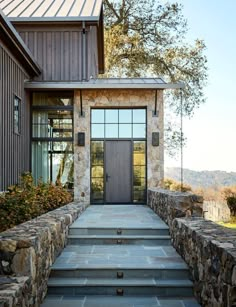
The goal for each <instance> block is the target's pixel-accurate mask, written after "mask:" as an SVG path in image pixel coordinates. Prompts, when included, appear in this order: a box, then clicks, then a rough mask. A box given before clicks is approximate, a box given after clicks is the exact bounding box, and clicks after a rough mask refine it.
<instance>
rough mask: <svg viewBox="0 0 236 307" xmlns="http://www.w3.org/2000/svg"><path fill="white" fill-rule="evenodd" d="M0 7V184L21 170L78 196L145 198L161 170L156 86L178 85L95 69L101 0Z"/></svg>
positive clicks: (16, 1)
mask: <svg viewBox="0 0 236 307" xmlns="http://www.w3.org/2000/svg"><path fill="white" fill-rule="evenodd" d="M0 9H1V10H2V11H3V13H1V24H0V29H1V32H0V69H1V71H0V80H1V92H0V95H1V96H0V108H1V109H0V116H1V131H0V133H1V134H0V135H1V140H0V141H1V144H3V145H2V147H1V152H0V158H1V159H0V160H1V162H0V163H1V165H0V166H1V167H0V172H1V173H0V190H5V189H6V188H7V186H8V185H10V184H14V183H16V182H17V180H18V177H19V175H20V173H21V172H22V171H28V170H30V171H32V173H33V176H34V178H35V180H38V179H39V178H42V179H43V180H44V181H47V180H52V181H57V180H60V181H61V182H62V183H63V184H64V185H65V186H67V187H69V188H72V187H73V188H74V196H75V199H77V200H80V201H84V202H92V203H143V202H145V201H146V191H147V188H148V187H153V186H157V185H158V183H159V182H160V181H161V180H162V179H163V173H164V171H163V165H164V145H163V90H164V89H167V88H179V87H181V85H180V84H167V83H166V82H164V81H163V80H162V79H161V78H110V79H105V78H98V75H99V74H102V73H104V69H105V68H104V37H103V6H102V0H75V1H71V0H66V1H59V0H47V1H42V0H32V1H22V0H12V1H8V0H1V1H0ZM4 14H5V15H4Z"/></svg>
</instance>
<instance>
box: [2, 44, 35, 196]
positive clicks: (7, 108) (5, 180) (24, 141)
mask: <svg viewBox="0 0 236 307" xmlns="http://www.w3.org/2000/svg"><path fill="white" fill-rule="evenodd" d="M27 77H28V76H27V75H26V73H25V72H24V70H23V69H22V67H21V66H20V65H19V64H18V63H17V62H16V61H15V59H14V58H13V56H11V55H10V54H9V53H8V51H7V49H6V48H5V47H4V46H3V45H2V43H1V41H0V191H4V190H6V189H7V187H8V186H9V185H12V184H15V183H17V182H18V179H19V176H20V174H21V173H22V172H24V171H28V170H29V169H30V131H29V130H30V129H29V127H30V123H29V122H30V104H29V100H28V99H26V96H25V93H24V80H25V79H26V78H27ZM15 95H16V96H18V97H19V98H21V121H20V129H21V132H20V134H16V133H14V96H15Z"/></svg>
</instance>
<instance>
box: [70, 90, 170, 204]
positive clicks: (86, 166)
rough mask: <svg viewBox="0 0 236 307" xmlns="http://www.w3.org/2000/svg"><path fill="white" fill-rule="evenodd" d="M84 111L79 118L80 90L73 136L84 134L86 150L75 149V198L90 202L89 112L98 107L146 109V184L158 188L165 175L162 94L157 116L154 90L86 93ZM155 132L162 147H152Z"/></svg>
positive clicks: (75, 106)
mask: <svg viewBox="0 0 236 307" xmlns="http://www.w3.org/2000/svg"><path fill="white" fill-rule="evenodd" d="M82 94H83V112H84V115H85V116H84V117H80V111H81V110H80V91H75V105H74V135H75V140H77V133H78V132H85V147H79V146H77V144H76V142H75V146H74V161H75V174H74V197H75V199H76V200H79V201H83V202H85V203H89V202H90V109H91V108H93V107H94V108H96V107H100V108H101V107H103V108H107V107H118V108H122V107H129V108H132V107H147V161H148V164H147V185H148V187H153V186H158V183H159V181H160V180H162V179H163V176H164V168H163V165H164V162H163V161H164V145H163V91H162V90H159V91H158V96H157V111H158V114H159V115H158V117H153V115H152V112H153V110H154V105H155V91H154V90H121V89H117V90H83V92H82ZM152 132H159V133H160V145H159V147H153V146H152V139H151V137H152Z"/></svg>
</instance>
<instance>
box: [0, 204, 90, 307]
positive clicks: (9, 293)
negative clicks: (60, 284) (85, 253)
mask: <svg viewBox="0 0 236 307" xmlns="http://www.w3.org/2000/svg"><path fill="white" fill-rule="evenodd" d="M87 206H88V205H85V204H77V203H70V204H68V205H66V206H64V207H61V208H58V209H56V210H54V211H51V212H49V213H46V214H44V215H41V216H39V217H38V218H35V219H33V220H30V221H28V222H26V223H23V224H20V225H18V226H16V227H14V228H12V229H9V230H7V231H5V232H2V233H0V275H2V276H0V302H1V300H2V301H3V302H4V303H3V306H4V307H5V306H21V307H24V306H34V307H38V306H40V303H41V302H42V300H43V298H44V297H45V295H46V292H47V281H48V278H49V274H50V266H51V265H52V263H53V262H54V261H55V259H56V258H57V256H58V255H59V254H60V253H61V251H62V250H63V249H64V247H65V244H66V241H67V235H68V229H69V226H70V225H71V224H72V223H73V221H74V220H76V219H77V218H78V217H79V216H80V215H81V213H82V212H83V211H84V210H85V209H86V208H87ZM4 276H9V278H8V279H7V278H6V277H5V278H4Z"/></svg>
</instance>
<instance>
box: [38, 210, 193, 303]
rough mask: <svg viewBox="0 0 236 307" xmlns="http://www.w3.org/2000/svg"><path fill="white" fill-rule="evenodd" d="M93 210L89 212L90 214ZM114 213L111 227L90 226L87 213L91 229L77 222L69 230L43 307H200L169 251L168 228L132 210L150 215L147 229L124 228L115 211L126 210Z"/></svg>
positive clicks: (177, 260)
mask: <svg viewBox="0 0 236 307" xmlns="http://www.w3.org/2000/svg"><path fill="white" fill-rule="evenodd" d="M92 207H93V206H91V207H89V208H88V209H87V211H91V213H92V211H93V210H92ZM100 207H101V206H100ZM104 207H105V206H104ZM115 207H116V208H114V210H115V211H114V213H110V214H111V216H110V221H108V222H104V223H102V222H101V221H97V222H95V225H92V223H91V226H90V223H89V220H90V219H89V214H90V212H85V213H84V214H85V215H86V214H87V215H88V221H87V223H86V220H83V219H81V222H80V219H78V221H76V222H75V223H74V224H73V225H72V226H71V227H70V231H69V237H68V245H67V247H66V248H65V249H64V251H63V253H62V254H61V255H60V256H59V257H58V259H57V260H56V262H55V263H54V265H53V266H52V270H51V275H50V279H49V282H48V295H47V297H46V300H45V301H44V303H43V305H42V306H43V307H48V306H50V307H54V306H58V307H59V306H61V307H62V306H65V307H70V306H73V307H74V306H76V307H77V306H84V307H88V306H91V307H92V306H102V307H108V306H109V307H112V306H127V307H128V306H132V307H133V306H175V307H178V306H181V307H183V306H186V307H190V306H191V307H194V306H199V305H198V304H197V302H196V301H195V299H194V298H193V285H192V282H191V281H190V280H189V271H188V267H187V265H186V264H185V263H184V262H183V260H182V259H181V257H180V256H179V255H178V254H177V253H176V251H175V250H174V248H173V247H172V246H171V241H170V236H169V231H168V227H167V226H166V225H165V224H164V223H163V222H162V221H161V220H160V219H159V218H158V217H157V216H155V215H154V213H153V212H152V211H151V210H150V209H149V208H148V207H146V206H142V208H141V207H140V206H129V207H133V210H137V211H139V210H140V209H141V210H140V213H139V214H137V213H136V215H138V216H139V217H140V218H143V215H142V213H146V219H145V218H143V223H138V222H137V223H135V221H134V220H133V221H132V220H131V222H130V223H129V222H128V221H127V223H126V222H125V221H123V222H122V221H121V220H120V218H119V217H118V218H116V217H117V216H118V215H119V214H117V210H118V211H119V210H121V209H122V212H124V211H125V210H126V209H127V208H119V207H120V206H115ZM121 207H124V206H121ZM139 207H140V208H139ZM110 209H111V208H109V210H110ZM129 209H130V210H131V209H132V208H129ZM144 209H145V210H144ZM94 210H95V209H94ZM149 210H150V211H149ZM95 211H96V210H95ZM129 212H130V211H129ZM88 213H89V214H88ZM95 215H96V214H95ZM82 216H83V215H82ZM82 216H81V217H82ZM90 218H91V217H90ZM91 219H92V218H91ZM148 219H150V223H148ZM155 222H156V223H155ZM96 224H97V225H96ZM112 224H113V226H114V227H111V225H112ZM138 224H139V225H138ZM118 225H119V226H122V227H117V226H118ZM128 225H129V227H128ZM148 225H150V226H149V227H148Z"/></svg>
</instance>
